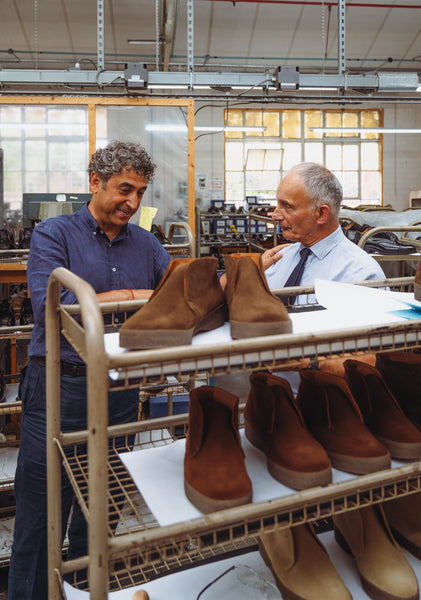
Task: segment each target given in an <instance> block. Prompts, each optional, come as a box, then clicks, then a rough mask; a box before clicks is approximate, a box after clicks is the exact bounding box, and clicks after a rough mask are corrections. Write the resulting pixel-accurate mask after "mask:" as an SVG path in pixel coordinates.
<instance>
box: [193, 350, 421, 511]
mask: <svg viewBox="0 0 421 600" xmlns="http://www.w3.org/2000/svg"><path fill="white" fill-rule="evenodd" d="M405 354H406V353H405ZM408 357H410V358H411V359H413V360H415V361H418V362H416V365H415V366H417V367H418V368H419V369H420V370H419V371H418V374H421V355H416V357H415V358H414V356H413V355H412V354H409V353H408ZM380 359H381V360H383V361H384V360H388V357H387V355H386V357H384V356H383V355H380V356H379V362H380ZM402 364H403V363H402ZM344 368H345V373H346V378H344V377H341V376H339V375H336V374H332V373H329V372H325V371H318V370H314V369H303V370H302V371H301V372H300V375H301V383H300V387H299V390H298V395H297V399H295V398H294V395H293V393H292V391H291V387H290V385H289V383H288V382H287V381H286V380H285V379H282V378H280V377H278V376H276V375H272V374H270V373H266V372H257V373H254V374H253V375H251V376H250V386H251V387H250V392H249V395H248V399H247V404H246V407H245V411H244V421H245V434H246V437H247V439H248V440H249V441H250V442H251V443H252V444H253V445H254V446H256V447H257V448H259V449H260V450H262V451H263V452H264V453H265V455H266V459H267V464H268V470H269V472H270V474H271V475H272V476H273V477H274V478H275V479H276V480H277V481H279V482H280V483H282V484H283V485H285V486H287V487H290V488H292V489H296V490H300V489H305V488H310V487H314V486H318V485H328V484H329V483H330V482H331V481H332V467H335V468H337V469H339V470H342V471H346V472H350V473H354V474H365V473H371V472H375V471H379V470H382V469H387V468H389V467H390V466H391V457H394V458H397V459H403V460H414V459H420V458H421V431H420V430H419V429H418V428H417V427H416V426H415V425H414V424H413V422H412V421H411V420H410V419H409V418H408V417H407V416H406V415H405V413H404V411H403V410H402V408H401V407H400V406H399V404H398V402H397V400H396V398H395V396H394V395H393V393H392V392H391V389H390V388H389V386H388V385H387V383H386V381H385V380H384V378H383V376H382V374H381V373H380V371H379V370H378V369H377V368H376V367H374V366H372V365H370V364H368V363H365V362H362V361H357V360H346V361H345V362H344ZM398 368H399V367H398ZM347 380H348V382H349V385H348V383H347ZM413 383H416V382H414V381H413ZM415 387H416V389H418V390H419V386H415ZM419 403H420V400H419V399H418V404H419ZM184 481H185V491H186V495H187V497H188V498H189V500H190V501H191V502H192V503H193V504H194V505H195V506H196V507H197V508H198V509H199V510H200V511H202V512H204V513H208V512H213V511H216V510H221V509H224V508H230V507H232V506H236V505H239V504H243V503H246V502H249V501H250V500H251V498H252V486H251V481H250V478H249V476H248V474H247V470H246V466H245V461H244V453H243V450H242V448H241V441H240V436H239V431H238V398H237V397H236V396H234V395H232V394H230V393H229V392H226V391H224V390H222V389H219V388H215V387H208V386H204V387H201V388H197V389H195V390H192V391H191V392H190V409H189V427H188V434H187V442H186V454H185V460H184Z"/></svg>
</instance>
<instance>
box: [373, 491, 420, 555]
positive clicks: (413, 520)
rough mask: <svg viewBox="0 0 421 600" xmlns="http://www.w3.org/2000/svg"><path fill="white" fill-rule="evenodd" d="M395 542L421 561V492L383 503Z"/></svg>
mask: <svg viewBox="0 0 421 600" xmlns="http://www.w3.org/2000/svg"><path fill="white" fill-rule="evenodd" d="M382 507H383V510H384V514H385V515H386V519H387V522H388V524H389V527H390V529H391V531H392V533H393V535H394V537H395V540H396V541H397V542H398V544H400V545H401V546H403V547H404V548H405V549H406V550H408V552H410V553H411V554H413V555H414V556H415V557H416V558H418V560H421V510H420V507H421V492H416V493H415V494H409V495H408V496H401V497H400V498H396V499H395V500H388V501H387V502H383V503H382Z"/></svg>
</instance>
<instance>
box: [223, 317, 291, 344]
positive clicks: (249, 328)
mask: <svg viewBox="0 0 421 600" xmlns="http://www.w3.org/2000/svg"><path fill="white" fill-rule="evenodd" d="M230 326H231V337H232V338H233V339H234V340H238V339H243V338H249V337H259V336H266V335H277V334H279V333H292V322H291V321H275V322H273V323H243V322H241V321H231V320H230Z"/></svg>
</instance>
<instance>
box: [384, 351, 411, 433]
mask: <svg viewBox="0 0 421 600" xmlns="http://www.w3.org/2000/svg"><path fill="white" fill-rule="evenodd" d="M376 369H378V370H379V371H380V373H381V374H382V375H383V377H384V379H385V381H386V383H387V385H388V386H389V388H390V390H391V392H392V394H393V395H394V396H395V398H396V400H397V401H398V404H399V406H400V407H401V409H402V410H403V412H404V413H405V414H406V416H407V417H408V419H409V420H410V421H412V423H414V425H415V426H416V427H417V428H418V429H419V430H420V431H421V393H420V390H421V354H420V353H419V352H404V351H397V352H381V353H378V354H377V355H376Z"/></svg>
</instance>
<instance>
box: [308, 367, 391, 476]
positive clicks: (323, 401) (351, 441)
mask: <svg viewBox="0 0 421 600" xmlns="http://www.w3.org/2000/svg"><path fill="white" fill-rule="evenodd" d="M300 377H301V382H300V386H299V389H298V395H297V404H298V408H299V409H300V410H301V414H302V415H303V418H304V422H305V424H306V425H307V427H308V429H309V430H310V431H311V433H312V434H313V435H314V437H315V438H316V440H318V441H319V442H320V443H321V444H322V446H323V447H324V449H325V450H326V452H327V454H328V456H329V458H330V460H331V461H332V466H333V467H335V468H337V469H340V470H341V471H347V472H349V473H357V474H363V473H372V472H373V471H379V470H381V469H387V468H389V467H390V453H389V451H388V450H387V449H386V448H385V447H384V446H383V445H382V444H381V443H380V442H379V441H378V440H377V439H376V438H375V437H374V435H373V434H372V433H371V432H370V431H369V430H368V429H367V427H366V426H365V424H364V421H363V418H362V415H361V411H360V410H359V408H358V406H357V405H356V403H355V400H354V398H353V397H352V395H351V392H350V390H349V388H348V386H347V384H346V381H345V380H344V379H343V377H339V376H338V375H333V374H332V373H324V372H322V371H317V370H315V369H303V370H302V371H300Z"/></svg>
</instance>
